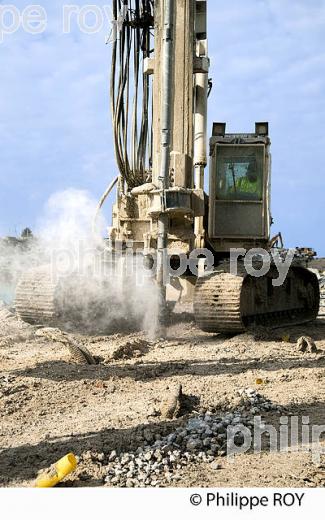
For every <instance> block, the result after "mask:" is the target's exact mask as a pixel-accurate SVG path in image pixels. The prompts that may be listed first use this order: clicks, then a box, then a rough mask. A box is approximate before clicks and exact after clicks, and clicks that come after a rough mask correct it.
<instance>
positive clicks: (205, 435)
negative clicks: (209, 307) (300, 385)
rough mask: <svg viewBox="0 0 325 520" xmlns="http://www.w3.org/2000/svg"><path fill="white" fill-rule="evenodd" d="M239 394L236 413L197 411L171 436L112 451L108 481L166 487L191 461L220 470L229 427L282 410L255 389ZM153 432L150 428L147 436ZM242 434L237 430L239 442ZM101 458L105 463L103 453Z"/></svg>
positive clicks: (111, 484)
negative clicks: (125, 450) (133, 448)
mask: <svg viewBox="0 0 325 520" xmlns="http://www.w3.org/2000/svg"><path fill="white" fill-rule="evenodd" d="M239 397H240V399H239V406H238V409H237V410H236V411H234V412H226V413H225V414H223V415H222V416H221V415H216V414H214V413H212V412H207V413H206V414H204V415H203V414H197V415H196V416H193V417H191V418H190V419H189V420H188V421H187V423H186V424H185V425H184V426H181V427H179V428H177V429H176V430H175V431H174V432H173V433H171V434H169V435H168V436H166V437H161V438H160V436H159V435H158V436H156V440H154V442H153V441H151V443H150V441H149V440H148V441H145V442H144V445H143V447H139V448H138V449H137V451H136V452H133V453H121V454H119V455H118V454H117V453H116V452H115V451H113V452H111V454H110V455H109V458H108V460H107V461H106V462H107V466H106V468H105V470H106V471H107V476H106V477H105V483H106V484H107V485H109V486H114V487H163V486H164V485H166V484H173V483H176V482H177V481H179V480H181V470H182V468H183V467H184V466H187V465H189V464H192V463H197V462H205V463H210V464H211V469H212V470H218V469H221V466H220V464H219V463H218V462H217V458H218V457H225V456H226V455H227V429H228V427H238V426H240V425H243V426H245V427H248V428H250V429H251V428H252V427H253V425H254V416H255V415H261V414H262V413H263V412H270V411H279V409H280V408H279V407H278V406H276V405H274V404H272V403H271V402H270V401H269V400H268V399H265V398H264V397H263V396H261V395H260V394H259V393H257V392H256V391H255V390H253V389H242V390H240V391H239ZM150 435H151V434H150V430H149V429H148V432H147V437H148V439H150ZM240 436H241V434H240V432H238V435H237V438H236V442H238V444H239V445H240ZM145 437H146V431H145ZM157 437H158V438H157ZM102 459H103V461H102V463H103V464H105V460H104V459H105V456H104V454H103V455H102Z"/></svg>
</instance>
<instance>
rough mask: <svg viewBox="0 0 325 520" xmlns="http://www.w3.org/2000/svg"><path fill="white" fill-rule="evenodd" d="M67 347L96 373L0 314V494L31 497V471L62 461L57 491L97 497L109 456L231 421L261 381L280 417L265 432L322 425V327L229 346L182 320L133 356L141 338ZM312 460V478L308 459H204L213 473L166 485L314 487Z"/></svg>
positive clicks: (322, 479) (187, 470)
mask: <svg viewBox="0 0 325 520" xmlns="http://www.w3.org/2000/svg"><path fill="white" fill-rule="evenodd" d="M302 335H308V336H311V337H312V338H313V339H314V340H315V341H316V345H317V348H318V352H317V353H308V352H307V353H301V352H299V351H298V350H297V348H296V342H297V339H298V338H299V337H300V336H302ZM74 338H75V339H76V340H77V341H78V342H80V343H82V344H84V345H86V346H87V347H88V348H89V350H90V351H91V353H92V354H93V355H94V356H98V357H99V358H100V363H99V364H98V365H96V366H83V365H78V364H75V363H73V362H72V361H71V359H70V354H69V351H68V349H67V347H66V346H65V345H63V344H61V343H58V342H51V341H49V340H48V339H46V338H44V337H39V336H35V331H34V329H32V328H31V327H30V326H25V325H23V324H20V323H18V322H17V321H16V319H15V318H14V317H11V316H10V314H8V313H7V311H6V310H4V309H2V310H1V309H0V418H1V422H0V485H1V486H32V485H33V484H34V480H35V477H36V476H37V473H38V471H39V470H41V469H42V468H46V467H48V466H50V465H51V464H52V463H54V462H55V461H57V460H58V459H59V458H60V457H62V456H63V455H65V454H67V453H68V452H71V451H72V452H74V453H75V454H76V455H77V456H78V457H79V465H78V468H77V471H76V472H75V473H74V474H73V475H72V476H71V477H70V478H68V479H67V481H65V483H64V484H62V485H65V486H103V485H108V484H105V477H106V475H107V457H108V456H109V454H110V452H111V451H112V450H116V451H117V452H118V453H119V452H121V451H123V450H131V449H134V450H136V449H137V448H139V447H141V446H143V445H144V442H145V438H147V439H148V438H149V439H150V438H151V437H152V438H160V436H162V435H165V434H166V433H170V432H173V431H174V430H175V428H177V427H178V426H179V425H182V424H183V423H184V421H185V422H186V421H187V420H188V417H189V416H193V414H194V416H195V413H196V412H197V411H200V412H201V413H202V412H205V411H207V410H208V411H212V412H215V411H220V413H221V411H222V410H230V411H231V410H233V409H234V408H235V407H236V406H237V401H238V390H239V389H241V388H253V389H256V388H257V386H256V382H257V379H261V380H262V381H263V384H262V385H260V386H259V387H258V389H259V392H260V393H261V394H262V395H263V396H265V397H266V398H267V399H270V400H271V401H272V403H275V404H277V405H279V406H281V410H282V412H280V413H279V412H278V413H275V412H274V411H270V412H269V413H264V414H263V418H264V419H265V421H266V423H268V424H273V425H274V426H275V427H276V428H277V430H279V419H280V416H281V415H284V416H290V415H294V416H296V415H297V416H299V418H300V419H301V418H302V416H308V417H309V418H310V422H311V424H313V425H323V424H325V405H324V403H325V386H324V378H325V321H323V320H318V321H317V322H316V323H314V324H310V325H306V326H301V327H295V328H292V329H285V330H278V331H276V332H273V333H265V334H264V335H263V334H262V335H260V334H257V335H255V336H254V335H252V334H244V335H239V336H236V337H226V336H222V335H209V334H204V333H202V332H200V331H199V330H197V329H196V327H195V325H194V323H193V322H192V321H191V319H187V320H186V319H185V320H183V321H182V320H179V322H178V323H175V324H174V325H172V326H171V327H170V329H169V331H168V339H167V340H166V341H162V340H160V341H156V342H152V343H146V342H144V343H143V345H144V348H142V349H140V350H139V349H135V351H134V353H132V349H131V351H130V352H128V349H127V348H126V349H125V343H126V340H131V341H132V340H134V339H135V338H137V339H144V340H145V339H146V338H145V336H144V335H142V334H129V335H127V334H126V335H121V334H120V335H113V336H107V337H89V336H77V335H75V336H74ZM121 345H122V347H123V345H124V347H123V348H122V350H121V349H120V350H119V348H118V347H119V346H121ZM140 345H141V342H140ZM119 353H121V355H119ZM120 357H122V359H119V358H120ZM125 358H126V359H125ZM177 384H181V385H182V387H183V392H184V393H185V394H186V395H187V396H189V401H188V402H189V403H191V408H192V409H188V410H187V412H186V413H187V415H185V416H182V417H179V418H177V419H172V420H167V419H164V418H163V417H162V416H161V415H160V408H161V403H162V400H163V399H164V397H165V396H168V393H169V391H170V389H171V388H173V387H175V385H177ZM324 459H325V457H324ZM324 459H323V461H321V463H320V465H319V466H318V467H317V466H316V465H315V464H313V463H312V459H311V453H310V452H293V453H271V454H270V453H269V450H268V449H267V446H266V445H265V444H264V448H263V450H262V452H261V453H260V454H254V453H253V452H252V451H249V452H248V453H246V454H242V455H238V457H237V458H236V459H235V462H234V463H231V462H230V461H228V460H227V458H222V457H219V456H216V460H217V461H218V462H219V463H220V468H218V469H215V465H212V464H211V463H206V462H202V461H199V460H198V461H197V462H196V463H190V464H189V465H188V466H187V467H183V468H182V469H181V470H180V471H179V478H178V480H177V481H176V482H174V484H173V485H177V486H182V487H183V486H211V487H212V486H218V487H228V486H238V487H255V486H257V487H259V486H260V487H268V486H283V487H304V486H309V487H313V486H323V485H324V483H325V460H324ZM322 462H323V463H324V464H322Z"/></svg>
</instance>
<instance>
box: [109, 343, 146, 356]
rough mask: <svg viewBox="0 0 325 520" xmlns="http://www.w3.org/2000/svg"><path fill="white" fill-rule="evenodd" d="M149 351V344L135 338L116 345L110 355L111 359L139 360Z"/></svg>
mask: <svg viewBox="0 0 325 520" xmlns="http://www.w3.org/2000/svg"><path fill="white" fill-rule="evenodd" d="M149 349H150V343H149V342H148V341H146V340H144V339H139V338H135V339H133V340H129V341H126V342H123V343H121V344H120V345H118V347H117V349H115V350H114V352H113V354H112V359H115V360H120V359H124V360H126V359H132V358H140V357H142V356H144V355H145V354H147V352H149Z"/></svg>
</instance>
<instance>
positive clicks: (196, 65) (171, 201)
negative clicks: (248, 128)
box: [16, 0, 319, 333]
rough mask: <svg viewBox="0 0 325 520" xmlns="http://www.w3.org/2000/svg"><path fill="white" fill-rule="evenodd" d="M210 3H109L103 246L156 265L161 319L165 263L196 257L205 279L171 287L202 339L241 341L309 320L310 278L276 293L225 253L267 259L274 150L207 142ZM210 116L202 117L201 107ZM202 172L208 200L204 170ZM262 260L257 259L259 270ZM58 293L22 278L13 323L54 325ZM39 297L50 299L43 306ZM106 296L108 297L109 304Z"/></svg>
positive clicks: (293, 278)
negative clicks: (112, 174) (218, 336)
mask: <svg viewBox="0 0 325 520" xmlns="http://www.w3.org/2000/svg"><path fill="white" fill-rule="evenodd" d="M207 4H208V2H207V1H206V0H177V1H176V0H124V1H121V0H114V1H113V12H114V19H115V22H114V24H113V30H112V34H111V44H112V66H111V86H110V98H111V110H112V123H113V136H114V149H115V157H116V163H117V168H118V176H117V178H116V179H115V180H114V181H113V182H112V183H111V185H110V186H109V188H108V189H107V191H106V192H105V194H104V196H103V198H102V199H101V202H100V205H99V208H101V206H102V205H103V203H104V201H105V200H106V198H107V197H108V195H109V194H110V193H111V191H112V190H113V188H114V187H115V186H117V197H116V202H115V204H114V206H113V218H112V226H111V227H110V228H109V233H108V241H109V244H110V247H111V248H112V249H114V248H116V247H117V245H119V248H120V249H121V247H122V249H123V247H124V246H125V247H126V246H128V248H129V247H130V244H132V246H131V247H132V248H133V250H134V254H139V251H140V252H141V254H142V256H143V259H144V261H145V262H148V263H150V262H151V261H153V259H155V265H156V282H157V284H158V286H159V289H160V298H161V300H160V303H161V309H162V313H161V314H162V317H161V320H162V321H164V319H165V318H164V316H165V313H164V312H163V311H164V309H165V308H166V300H167V299H168V291H167V289H166V285H165V284H164V265H165V263H166V258H167V259H168V263H169V265H171V266H172V267H173V269H174V271H175V272H177V269H178V267H179V265H178V262H179V255H180V253H181V254H182V255H184V256H185V257H186V258H190V256H191V255H192V253H193V251H199V252H201V254H199V255H198V257H201V260H198V263H199V264H200V265H201V266H202V265H203V266H204V262H205V261H204V251H208V252H209V255H210V257H212V258H213V269H212V271H211V270H210V272H209V274H206V273H204V268H203V272H202V273H201V274H202V276H198V275H195V276H193V273H191V272H189V271H187V272H185V273H183V275H182V277H180V278H179V280H178V284H179V286H181V287H182V290H183V292H184V291H185V292H188V293H191V291H190V290H188V288H192V289H193V290H192V292H193V303H194V316H195V319H196V322H197V324H198V326H199V327H200V328H201V329H202V330H204V331H207V332H213V333H214V332H230V333H232V332H240V331H242V330H245V329H246V328H247V327H250V326H252V325H261V326H269V327H272V326H281V325H290V324H297V323H304V322H308V321H311V320H314V319H316V317H317V314H318V310H319V286H318V281H317V277H316V276H315V275H314V274H313V273H312V272H311V271H310V270H308V269H307V268H305V266H304V265H302V263H301V262H299V260H298V259H296V260H295V261H294V263H293V264H292V266H291V267H290V269H289V272H288V275H287V277H286V279H285V282H284V283H283V284H282V285H281V286H279V287H278V286H275V285H274V283H273V282H274V280H275V278H276V277H277V271H276V268H275V265H274V264H272V263H271V264H270V267H269V270H268V272H267V273H266V274H264V275H263V276H258V277H254V276H252V275H251V274H249V273H248V272H247V270H246V268H245V265H244V262H243V261H239V263H238V270H237V273H233V272H232V269H231V262H230V252H231V251H232V250H233V249H237V248H243V249H245V250H247V251H249V250H252V249H254V250H255V251H258V250H261V248H263V249H264V250H266V251H270V248H271V246H272V245H273V243H274V241H272V240H270V238H271V237H270V228H271V223H272V219H271V209H270V179H271V153H270V146H271V141H270V137H269V124H268V123H267V122H257V123H255V128H254V129H253V131H252V132H251V133H227V128H226V124H224V123H219V122H215V123H214V124H213V129H212V135H211V137H210V141H209V143H208V131H207V124H208V100H209V94H210V91H211V88H212V81H211V80H210V77H209V67H210V60H209V55H208V38H207V16H208V14H207V7H208V6H207ZM209 110H210V109H209ZM208 155H209V159H210V164H209V193H208V194H207V193H206V190H205V187H206V180H207V179H206V169H207V166H208ZM260 260H261V258H260V256H259V255H258V254H256V258H255V262H256V265H258V264H259V262H260ZM55 291H56V287H54V286H53V284H51V283H50V282H49V280H48V278H47V275H44V271H42V273H41V274H40V273H37V272H36V273H35V272H34V273H32V274H27V276H25V277H24V278H23V279H22V281H21V283H20V284H19V286H18V289H17V298H16V309H17V312H18V314H19V315H20V316H21V317H22V318H23V319H25V320H27V321H30V322H32V323H38V324H43V323H46V324H48V323H51V324H52V323H53V322H54V321H55V318H56V317H57V315H58V314H60V313H62V312H64V309H62V308H61V309H58V307H57V306H56V305H54V304H53V299H54V296H53V295H54V293H55ZM43 293H44V294H45V293H46V296H44V297H43ZM107 297H108V298H109V295H108V296H107Z"/></svg>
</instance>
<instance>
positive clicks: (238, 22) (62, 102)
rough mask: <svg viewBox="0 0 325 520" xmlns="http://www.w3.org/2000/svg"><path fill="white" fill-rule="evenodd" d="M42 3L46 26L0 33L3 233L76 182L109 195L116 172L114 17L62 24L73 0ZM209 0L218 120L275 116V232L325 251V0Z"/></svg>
mask: <svg viewBox="0 0 325 520" xmlns="http://www.w3.org/2000/svg"><path fill="white" fill-rule="evenodd" d="M4 3H6V2H0V6H1V5H3V4H4ZM8 3H9V2H8ZM10 3H11V4H14V5H16V6H17V8H19V9H23V8H24V7H25V6H26V5H28V2H24V1H18V0H13V1H11V2H10ZM37 3H38V4H40V5H42V6H43V7H44V8H45V9H46V11H47V13H48V24H47V29H46V31H45V32H44V33H43V34H41V35H29V34H26V33H25V32H24V31H23V30H19V31H17V32H16V33H15V34H13V35H8V36H5V37H4V42H3V43H2V44H0V56H1V83H0V115H1V117H0V156H1V169H0V235H4V234H8V233H9V234H14V233H15V232H20V230H21V228H23V227H25V226H27V225H28V226H30V227H32V228H33V227H34V226H35V225H36V223H37V222H38V219H39V216H40V214H41V213H42V211H43V208H44V206H45V204H46V201H47V200H48V199H49V197H50V196H51V195H52V194H53V193H55V192H57V191H62V190H65V189H67V188H76V189H82V190H88V191H89V192H90V193H91V194H92V196H94V197H95V198H99V196H100V195H101V194H102V192H103V191H104V189H105V187H106V186H107V184H108V183H109V181H110V180H111V179H112V178H113V177H114V176H115V175H116V167H115V162H114V154H113V148H112V136H111V126H110V114H109V99H108V78H109V66H110V46H109V45H105V37H106V35H107V34H108V33H109V27H108V26H107V24H106V25H105V29H104V30H103V31H102V32H100V33H99V34H96V35H86V34H82V33H81V32H80V31H79V30H78V28H77V26H76V24H75V23H73V22H72V29H73V30H72V32H71V34H62V5H63V3H66V4H68V2H67V1H66V2H62V1H61V0H60V1H56V2H55V3H54V2H50V1H45V0H43V1H42V0H38V2H37ZM90 3H94V2H90ZM54 4H55V5H54ZM73 4H79V5H80V6H84V5H86V2H80V1H74V2H73ZM109 4H110V0H107V1H106V2H103V3H97V5H98V6H103V5H109ZM208 4H209V31H210V33H209V47H210V56H211V65H212V66H211V76H212V77H213V79H214V88H213V92H212V94H211V97H210V105H209V115H210V119H211V121H210V124H209V131H210V129H211V124H212V121H213V119H214V120H218V121H227V122H228V129H229V130H230V131H244V132H245V131H250V130H252V129H253V128H254V122H255V121H258V120H269V121H270V132H271V138H272V144H273V146H272V152H273V177H272V211H273V217H274V219H275V225H274V228H273V231H274V234H275V233H277V232H278V231H280V230H281V231H282V233H283V235H284V238H285V241H286V245H287V246H289V247H292V246H300V245H305V246H311V247H315V248H316V250H317V251H318V253H319V254H320V255H323V256H325V244H324V240H323V232H322V224H323V223H324V217H323V211H322V210H323V207H324V187H325V171H324V150H325V132H324V129H323V126H324V121H325V93H324V92H325V0H308V2H307V1H306V0H245V1H243V0H232V1H231V2H229V0H209V2H208Z"/></svg>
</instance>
